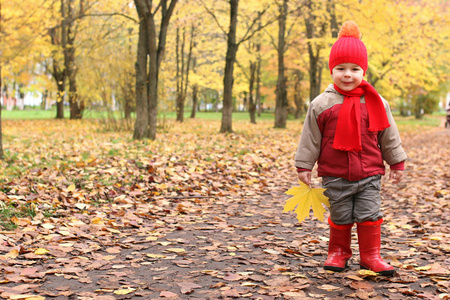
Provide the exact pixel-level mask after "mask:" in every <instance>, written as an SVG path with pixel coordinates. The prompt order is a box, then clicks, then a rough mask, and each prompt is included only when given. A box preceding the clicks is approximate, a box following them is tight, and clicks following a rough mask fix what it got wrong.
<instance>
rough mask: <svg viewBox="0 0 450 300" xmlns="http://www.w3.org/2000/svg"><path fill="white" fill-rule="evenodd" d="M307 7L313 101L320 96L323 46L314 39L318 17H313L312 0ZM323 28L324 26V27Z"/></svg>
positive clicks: (307, 32) (307, 34)
mask: <svg viewBox="0 0 450 300" xmlns="http://www.w3.org/2000/svg"><path fill="white" fill-rule="evenodd" d="M307 6H308V9H309V12H308V14H306V16H305V25H306V37H307V38H308V54H309V85H310V89H309V99H310V101H313V100H314V98H316V97H317V96H318V95H319V94H320V79H319V76H320V74H321V72H319V68H321V64H320V50H321V46H320V45H318V44H317V43H314V42H313V40H314V38H317V37H318V36H316V28H318V24H316V17H315V16H314V15H313V7H312V6H313V5H312V2H311V0H309V1H308V2H307ZM322 27H323V26H322Z"/></svg>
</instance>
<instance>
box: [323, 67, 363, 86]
mask: <svg viewBox="0 0 450 300" xmlns="http://www.w3.org/2000/svg"><path fill="white" fill-rule="evenodd" d="M331 77H332V78H333V82H334V84H336V85H337V86H338V87H339V88H340V89H341V90H344V91H346V92H349V91H351V90H354V89H355V88H356V87H358V86H359V85H360V84H361V82H362V80H363V78H364V70H363V69H362V68H361V67H360V66H358V65H357V64H352V63H345V64H340V65H337V66H336V67H334V68H333V71H332V73H331Z"/></svg>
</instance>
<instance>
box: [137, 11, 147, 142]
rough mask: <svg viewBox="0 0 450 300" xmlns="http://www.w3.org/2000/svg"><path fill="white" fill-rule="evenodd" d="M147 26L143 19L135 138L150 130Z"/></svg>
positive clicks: (138, 48) (140, 39)
mask: <svg viewBox="0 0 450 300" xmlns="http://www.w3.org/2000/svg"><path fill="white" fill-rule="evenodd" d="M147 36H148V35H147V27H146V25H145V22H144V21H143V20H141V23H140V25H139V39H138V47H137V58H136V64H135V68H136V122H135V124H134V134H133V139H138V140H140V139H142V138H144V137H146V136H147V130H148V97H147V53H148V50H147V45H148V43H147Z"/></svg>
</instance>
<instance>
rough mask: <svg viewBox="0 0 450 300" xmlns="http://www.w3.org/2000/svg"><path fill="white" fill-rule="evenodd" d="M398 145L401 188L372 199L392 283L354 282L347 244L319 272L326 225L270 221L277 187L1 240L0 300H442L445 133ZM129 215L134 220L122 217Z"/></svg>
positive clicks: (148, 206)
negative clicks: (340, 265) (344, 252)
mask: <svg viewBox="0 0 450 300" xmlns="http://www.w3.org/2000/svg"><path fill="white" fill-rule="evenodd" d="M404 144H405V148H406V150H407V152H408V154H409V161H408V163H407V170H406V175H407V176H406V179H405V180H404V182H403V183H402V184H401V185H400V186H393V185H392V184H390V183H389V182H387V181H385V182H384V183H383V184H384V187H383V193H382V196H383V211H384V213H385V223H384V224H383V238H382V241H383V245H382V252H383V256H384V257H385V259H386V260H388V261H389V262H390V263H391V264H392V265H394V266H395V267H396V268H397V275H396V276H394V277H392V278H383V277H371V276H363V275H361V274H359V273H358V270H359V267H358V248H357V240H356V232H354V235H353V243H352V244H353V245H352V246H353V250H354V256H353V258H352V261H351V264H350V268H349V270H348V271H346V272H343V273H332V272H326V271H324V270H323V268H322V267H321V264H322V262H323V261H324V260H325V259H326V253H327V237H328V225H327V224H326V222H320V221H318V220H316V219H312V218H309V219H307V220H306V221H305V222H303V223H302V224H298V223H297V221H296V219H295V215H294V214H290V213H285V214H282V213H281V211H282V207H283V205H284V202H285V200H286V199H287V196H286V195H284V194H283V192H284V191H286V190H287V189H288V188H289V187H290V186H292V185H295V184H296V183H295V179H294V180H292V181H289V179H287V180H286V181H285V182H282V183H281V184H279V185H277V186H275V185H274V186H270V187H269V188H266V189H265V191H264V193H263V192H259V190H258V189H255V190H254V191H248V192H246V193H244V194H240V195H239V196H237V197H229V196H223V197H220V196H216V197H211V198H207V197H205V198H201V197H200V198H185V199H177V198H172V199H163V198H161V199H158V200H157V201H156V202H155V201H152V202H148V203H141V204H120V203H119V204H111V207H110V211H109V212H108V219H106V218H102V219H101V218H100V217H102V215H101V214H100V215H99V219H98V222H97V223H96V221H95V219H94V220H92V218H91V217H89V219H88V216H87V215H85V214H82V213H80V214H79V215H73V216H67V218H65V219H64V222H65V223H61V225H64V226H67V227H69V226H70V227H71V228H72V230H71V231H65V230H64V226H61V227H58V229H57V231H56V232H55V233H57V234H54V235H52V230H55V228H52V226H49V227H48V232H47V234H45V235H43V234H42V233H37V232H30V231H26V232H24V231H17V232H16V233H14V234H11V233H7V232H3V233H2V234H0V242H1V244H0V245H1V246H0V250H1V251H2V254H6V253H8V254H10V255H9V256H8V257H5V256H3V258H1V259H0V269H1V270H2V273H1V274H2V275H0V297H2V298H4V299H11V297H12V295H18V294H21V295H27V294H28V295H30V296H29V298H26V297H25V296H23V297H22V298H14V299H159V298H161V299H167V298H171V299H232V298H235V299H352V298H353V299H450V283H449V276H450V270H449V267H450V260H449V258H448V254H449V252H450V247H449V237H450V230H449V224H450V223H449V219H450V214H449V200H450V164H449V163H450V152H449V147H448V145H450V130H442V128H440V129H435V130H433V131H429V132H424V133H423V134H419V135H406V136H405V137H404ZM286 178H288V177H286ZM267 190H269V191H270V193H268V192H267ZM130 205H131V206H133V210H134V211H137V213H136V212H135V213H134V214H128V213H127V208H129V207H130ZM61 222H62V221H61ZM105 223H106V225H108V226H102V225H105ZM87 224H89V225H87ZM73 228H77V229H76V230H73ZM38 239H41V240H43V243H42V244H41V246H42V249H44V250H47V251H50V252H48V253H44V255H42V254H41V253H39V252H36V251H35V252H27V251H23V253H22V252H21V251H19V253H17V256H15V257H14V253H12V252H11V249H12V246H13V245H17V243H18V241H20V243H22V244H23V245H24V248H25V245H29V244H32V243H35V241H36V240H38ZM31 295H34V297H31ZM37 295H39V296H37ZM439 295H441V298H439Z"/></svg>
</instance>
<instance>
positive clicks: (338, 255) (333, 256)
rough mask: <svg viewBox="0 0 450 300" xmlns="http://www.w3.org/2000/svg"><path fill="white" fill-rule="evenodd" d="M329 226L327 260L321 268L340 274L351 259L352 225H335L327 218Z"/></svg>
mask: <svg viewBox="0 0 450 300" xmlns="http://www.w3.org/2000/svg"><path fill="white" fill-rule="evenodd" d="M328 224H330V241H329V242H328V258H327V260H326V261H325V263H324V265H323V268H324V269H325V270H331V271H335V272H341V271H343V270H344V269H345V268H346V267H347V262H348V260H349V259H350V257H352V249H351V248H350V244H351V241H352V226H353V223H352V224H346V225H337V224H334V223H333V221H331V219H330V218H328Z"/></svg>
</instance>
